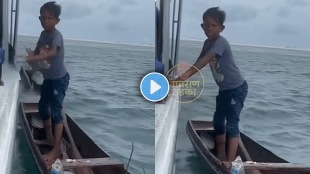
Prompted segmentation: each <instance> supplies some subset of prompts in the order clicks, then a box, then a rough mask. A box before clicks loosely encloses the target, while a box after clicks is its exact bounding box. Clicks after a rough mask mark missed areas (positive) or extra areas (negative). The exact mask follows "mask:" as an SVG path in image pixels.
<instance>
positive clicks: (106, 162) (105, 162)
mask: <svg viewBox="0 0 310 174" xmlns="http://www.w3.org/2000/svg"><path fill="white" fill-rule="evenodd" d="M61 163H62V165H63V166H64V167H68V168H74V167H94V166H124V164H123V163H121V162H118V161H115V160H113V159H112V158H110V157H107V158H86V159H85V158H84V159H67V160H61Z"/></svg>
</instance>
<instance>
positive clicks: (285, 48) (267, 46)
mask: <svg viewBox="0 0 310 174" xmlns="http://www.w3.org/2000/svg"><path fill="white" fill-rule="evenodd" d="M181 40H184V41H194V42H204V40H198V39H187V38H181ZM231 45H236V46H245V47H259V48H275V49H284V50H296V51H310V49H306V48H293V47H292V48H291V47H280V46H270V45H254V44H242V43H231Z"/></svg>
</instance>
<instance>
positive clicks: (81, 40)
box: [18, 34, 154, 47]
mask: <svg viewBox="0 0 310 174" xmlns="http://www.w3.org/2000/svg"><path fill="white" fill-rule="evenodd" d="M18 35H19V36H26V37H27V36H29V37H36V38H39V36H38V35H31V34H18ZM64 39H65V40H69V41H80V42H92V43H103V44H116V45H131V46H143V47H154V45H151V44H136V43H125V42H117V41H115V42H111V41H98V40H87V39H77V38H66V37H65V38H64Z"/></svg>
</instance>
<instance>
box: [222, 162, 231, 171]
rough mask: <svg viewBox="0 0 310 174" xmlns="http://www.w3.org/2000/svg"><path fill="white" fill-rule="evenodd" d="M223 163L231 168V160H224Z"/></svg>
mask: <svg viewBox="0 0 310 174" xmlns="http://www.w3.org/2000/svg"><path fill="white" fill-rule="evenodd" d="M222 165H223V166H224V167H225V168H226V169H230V168H231V162H229V161H222Z"/></svg>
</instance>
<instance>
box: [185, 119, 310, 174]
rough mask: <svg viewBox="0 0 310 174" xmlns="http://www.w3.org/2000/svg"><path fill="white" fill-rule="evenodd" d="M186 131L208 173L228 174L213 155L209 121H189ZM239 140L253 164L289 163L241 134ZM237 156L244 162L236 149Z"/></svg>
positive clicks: (270, 173) (289, 173)
mask: <svg viewBox="0 0 310 174" xmlns="http://www.w3.org/2000/svg"><path fill="white" fill-rule="evenodd" d="M186 131H187V134H188V136H189V139H190V140H191V142H192V144H193V146H194V148H195V150H196V151H197V152H198V154H199V156H200V157H201V159H202V161H203V163H204V164H205V166H206V168H207V169H208V173H215V174H229V171H228V170H226V169H225V168H224V167H223V165H222V164H221V161H220V160H218V159H217V158H216V156H215V155H214V129H213V125H212V122H211V121H199V120H189V121H188V122H187V126H186ZM240 137H241V140H242V142H243V144H244V147H245V148H246V150H247V152H248V153H249V155H250V156H251V158H252V160H253V161H255V162H264V163H289V162H288V161H286V160H284V159H282V158H280V157H278V156H277V155H275V154H274V153H272V152H271V151H269V150H268V149H266V148H264V147H263V146H261V145H259V144H258V143H256V142H255V141H253V140H252V139H251V138H249V137H248V136H246V135H245V134H243V133H240ZM237 155H239V156H240V157H241V158H242V161H247V160H245V159H246V157H245V154H244V152H243V151H242V149H241V148H240V146H239V147H238V151H237ZM251 172H253V171H250V170H248V171H246V174H250V173H251ZM260 173H261V174H309V173H310V171H306V170H301V169H286V168H279V169H277V170H264V171H260Z"/></svg>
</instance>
